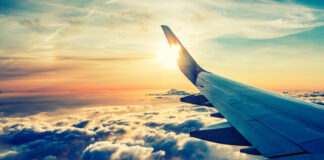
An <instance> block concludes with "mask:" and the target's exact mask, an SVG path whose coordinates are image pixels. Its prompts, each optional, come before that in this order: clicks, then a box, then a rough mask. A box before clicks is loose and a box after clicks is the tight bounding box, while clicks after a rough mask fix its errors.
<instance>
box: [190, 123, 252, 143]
mask: <svg viewBox="0 0 324 160" xmlns="http://www.w3.org/2000/svg"><path fill="white" fill-rule="evenodd" d="M190 137H195V138H198V139H203V140H206V141H211V142H216V143H221V144H230V145H240V146H249V145H250V143H249V142H248V141H246V139H245V138H244V137H243V136H242V135H241V134H240V133H239V132H237V130H236V129H235V128H234V127H233V126H232V125H231V124H229V123H228V122H223V123H219V124H215V125H211V126H208V127H205V128H201V129H198V130H195V131H191V132H190Z"/></svg>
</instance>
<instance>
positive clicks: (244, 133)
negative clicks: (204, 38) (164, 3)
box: [162, 25, 324, 160]
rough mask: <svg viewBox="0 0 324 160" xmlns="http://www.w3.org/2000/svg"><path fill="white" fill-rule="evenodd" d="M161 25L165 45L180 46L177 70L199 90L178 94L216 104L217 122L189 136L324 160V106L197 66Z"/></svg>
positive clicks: (280, 159) (284, 159)
mask: <svg viewBox="0 0 324 160" xmlns="http://www.w3.org/2000/svg"><path fill="white" fill-rule="evenodd" d="M162 29H163V31H164V33H165V36H166V38H167V40H168V43H169V45H170V46H173V45H180V46H181V49H180V50H179V58H178V60H177V62H178V66H179V68H180V70H181V71H182V72H183V73H184V75H185V76H186V77H187V78H188V79H189V80H190V81H191V82H192V83H193V84H194V85H195V86H196V87H197V88H198V89H199V90H200V94H198V95H190V96H187V97H184V98H181V101H183V102H188V103H192V104H198V105H204V106H212V107H215V108H216V109H217V110H218V111H219V113H215V114H212V115H211V116H213V117H220V118H226V119H227V122H225V123H219V124H215V125H212V126H208V127H205V128H201V129H199V130H195V131H191V132H190V136H192V137H196V138H199V139H203V140H208V141H212V142H216V143H222V144H229V145H242V146H247V147H246V148H244V149H241V152H243V153H247V154H255V155H258V154H259V155H263V156H264V157H267V158H269V159H275V160H323V159H324V109H323V108H322V107H321V106H319V105H316V104H311V103H307V102H304V101H300V100H296V99H293V98H289V97H286V96H282V95H279V94H276V93H274V92H270V91H266V90H262V89H258V88H255V87H252V86H248V85H245V84H242V83H238V82H235V81H232V80H229V79H226V78H224V77H221V76H218V75H215V74H213V73H210V72H208V71H205V70H204V69H202V68H201V67H200V66H199V65H198V64H197V63H196V62H195V60H194V59H193V58H192V57H191V56H190V54H189V53H188V51H187V50H186V49H185V48H184V46H183V45H182V44H181V42H180V41H179V40H178V39H177V37H176V36H175V35H174V34H173V33H172V31H171V30H170V28H169V27H167V26H165V25H162Z"/></svg>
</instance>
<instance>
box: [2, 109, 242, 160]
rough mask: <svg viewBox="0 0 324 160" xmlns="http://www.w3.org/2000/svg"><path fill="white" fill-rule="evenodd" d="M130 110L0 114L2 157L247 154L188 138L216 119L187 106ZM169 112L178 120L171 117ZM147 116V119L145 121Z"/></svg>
mask: <svg viewBox="0 0 324 160" xmlns="http://www.w3.org/2000/svg"><path fill="white" fill-rule="evenodd" d="M134 108H136V110H133V109H130V108H128V107H127V106H108V107H91V108H80V109H73V110H72V111H71V112H67V113H65V112H64V111H56V112H51V113H38V114H36V115H32V116H27V117H24V118H19V117H11V118H2V119H3V120H6V121H7V122H6V123H4V124H0V125H1V132H0V145H6V146H8V147H7V148H6V149H5V150H4V151H3V152H2V154H1V155H0V156H1V158H2V159H6V160H11V159H15V160H20V159H55V158H56V159H71V160H73V159H82V160H91V159H116V160H117V159H138V160H142V159H152V160H153V159H154V160H155V159H161V160H163V159H188V160H190V159H218V158H220V159H246V158H247V157H246V156H245V155H243V154H237V153H238V152H239V151H238V150H235V149H233V148H232V147H230V146H224V145H219V144H215V143H209V142H206V141H200V140H197V139H193V138H190V137H189V136H188V134H187V132H188V131H189V130H191V129H196V128H199V127H202V126H204V125H208V124H209V123H211V122H214V123H215V119H212V118H206V116H208V115H203V114H201V113H200V112H196V111H194V110H193V109H191V108H192V107H191V106H190V105H186V106H183V105H181V106H174V105H173V106H170V107H164V108H163V109H159V112H156V109H157V108H160V107H159V106H136V107H134ZM181 108H182V109H184V108H186V109H185V110H179V109H181ZM180 113H181V114H180ZM172 114H174V115H176V116H177V118H174V119H170V118H169V117H170V115H172ZM146 116H151V118H150V120H145V119H143V117H146ZM18 119H21V120H22V121H18ZM90 119H91V120H90ZM217 120H218V119H217ZM217 120H216V122H217ZM90 121H91V123H90ZM149 122H151V124H153V122H155V123H156V124H159V125H157V126H152V125H148V124H149ZM57 124H60V125H57ZM85 126H86V127H85ZM184 133H185V134H184ZM233 152H234V153H235V154H233Z"/></svg>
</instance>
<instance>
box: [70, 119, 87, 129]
mask: <svg viewBox="0 0 324 160" xmlns="http://www.w3.org/2000/svg"><path fill="white" fill-rule="evenodd" d="M89 122H90V121H89V120H85V121H81V122H80V123H77V124H74V125H72V126H73V127H76V128H84V127H86V126H87V125H88V124H89Z"/></svg>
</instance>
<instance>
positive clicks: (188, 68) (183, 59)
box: [161, 25, 205, 85]
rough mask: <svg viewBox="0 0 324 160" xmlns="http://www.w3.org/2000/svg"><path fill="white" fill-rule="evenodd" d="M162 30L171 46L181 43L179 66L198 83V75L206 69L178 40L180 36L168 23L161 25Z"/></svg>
mask: <svg viewBox="0 0 324 160" xmlns="http://www.w3.org/2000/svg"><path fill="white" fill-rule="evenodd" d="M161 27H162V30H163V32H164V34H165V36H166V39H167V41H168V43H169V45H170V47H172V46H174V45H179V46H180V50H179V58H178V60H177V62H178V66H179V68H180V70H181V71H182V73H183V74H184V75H185V76H186V77H187V78H188V79H189V80H190V81H191V82H192V83H193V84H194V85H196V80H197V76H198V74H199V73H200V72H203V71H205V70H204V69H202V68H201V67H200V66H199V65H198V64H197V63H196V61H195V60H194V59H193V58H192V57H191V55H190V54H189V52H188V51H187V50H186V49H185V48H184V46H183V45H182V43H181V42H180V41H179V40H178V38H177V37H176V36H175V35H174V34H173V32H172V31H171V29H170V28H169V27H168V26H166V25H161Z"/></svg>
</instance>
